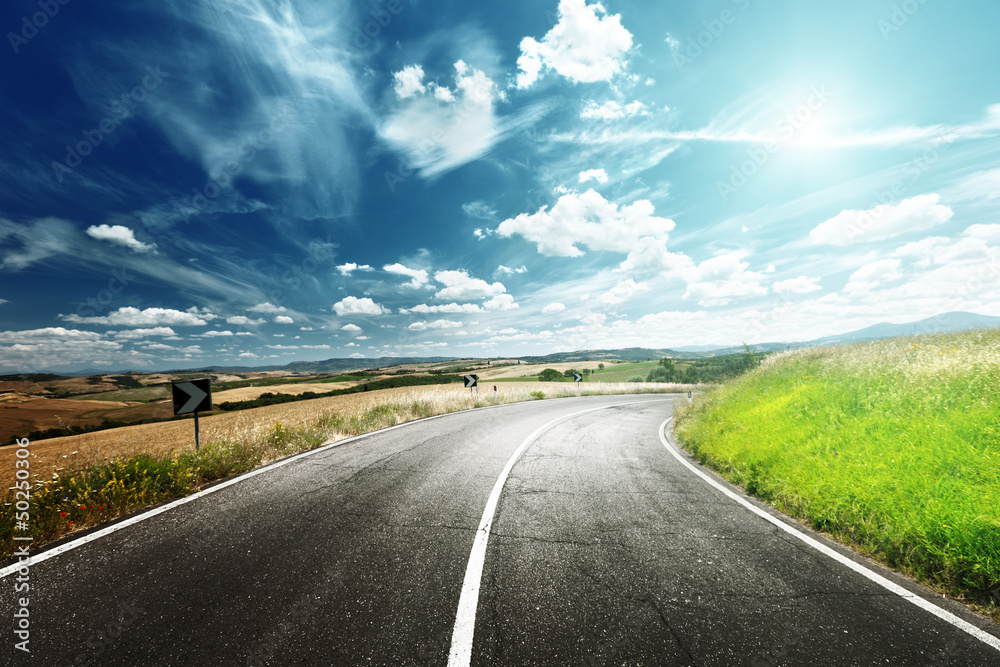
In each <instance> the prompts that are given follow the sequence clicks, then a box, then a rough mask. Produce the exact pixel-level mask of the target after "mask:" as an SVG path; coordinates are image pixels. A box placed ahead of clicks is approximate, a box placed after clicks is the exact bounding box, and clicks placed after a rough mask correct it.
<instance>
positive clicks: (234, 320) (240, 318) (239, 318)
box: [226, 315, 267, 326]
mask: <svg viewBox="0 0 1000 667" xmlns="http://www.w3.org/2000/svg"><path fill="white" fill-rule="evenodd" d="M266 321H267V320H263V319H257V320H252V319H250V318H249V317H247V316H246V315H235V316H233V317H227V318H226V323H227V324H242V325H245V326H257V325H259V324H264V322H266Z"/></svg>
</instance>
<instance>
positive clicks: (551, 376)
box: [538, 368, 562, 382]
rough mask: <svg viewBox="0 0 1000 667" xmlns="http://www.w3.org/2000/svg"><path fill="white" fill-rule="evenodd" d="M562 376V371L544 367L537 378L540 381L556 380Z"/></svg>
mask: <svg viewBox="0 0 1000 667" xmlns="http://www.w3.org/2000/svg"><path fill="white" fill-rule="evenodd" d="M560 378H562V373H560V372H559V371H557V370H556V369H554V368H546V369H545V370H544V371H542V372H541V373H539V374H538V379H539V380H541V381H542V382H556V381H558V380H559V379H560Z"/></svg>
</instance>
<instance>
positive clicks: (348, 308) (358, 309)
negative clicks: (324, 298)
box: [333, 296, 389, 317]
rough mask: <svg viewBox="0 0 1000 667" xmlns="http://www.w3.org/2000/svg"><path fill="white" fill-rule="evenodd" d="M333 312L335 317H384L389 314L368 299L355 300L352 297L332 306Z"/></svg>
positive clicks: (386, 310)
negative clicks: (335, 314)
mask: <svg viewBox="0 0 1000 667" xmlns="http://www.w3.org/2000/svg"><path fill="white" fill-rule="evenodd" d="M333 310H334V312H335V313H337V315H339V316H341V317H343V316H345V315H384V314H386V313H388V312H389V310H388V309H387V308H383V307H382V306H380V305H378V304H377V303H375V302H374V301H372V300H371V299H369V298H368V297H363V298H360V299H359V298H357V297H353V296H348V297H344V298H343V299H341V300H340V301H338V302H337V303H335V304H333Z"/></svg>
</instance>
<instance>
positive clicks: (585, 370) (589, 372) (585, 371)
mask: <svg viewBox="0 0 1000 667" xmlns="http://www.w3.org/2000/svg"><path fill="white" fill-rule="evenodd" d="M580 372H581V373H583V374H584V375H590V374H591V373H593V371H592V370H590V369H589V368H584V369H583V370H582V371H580Z"/></svg>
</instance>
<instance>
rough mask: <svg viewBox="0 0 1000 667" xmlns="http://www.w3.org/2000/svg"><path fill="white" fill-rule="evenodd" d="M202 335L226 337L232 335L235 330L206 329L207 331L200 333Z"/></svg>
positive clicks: (205, 336)
mask: <svg viewBox="0 0 1000 667" xmlns="http://www.w3.org/2000/svg"><path fill="white" fill-rule="evenodd" d="M200 335H201V336H202V337H204V338H225V337H228V336H232V335H233V332H232V331H206V332H205V333H203V334H200Z"/></svg>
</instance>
